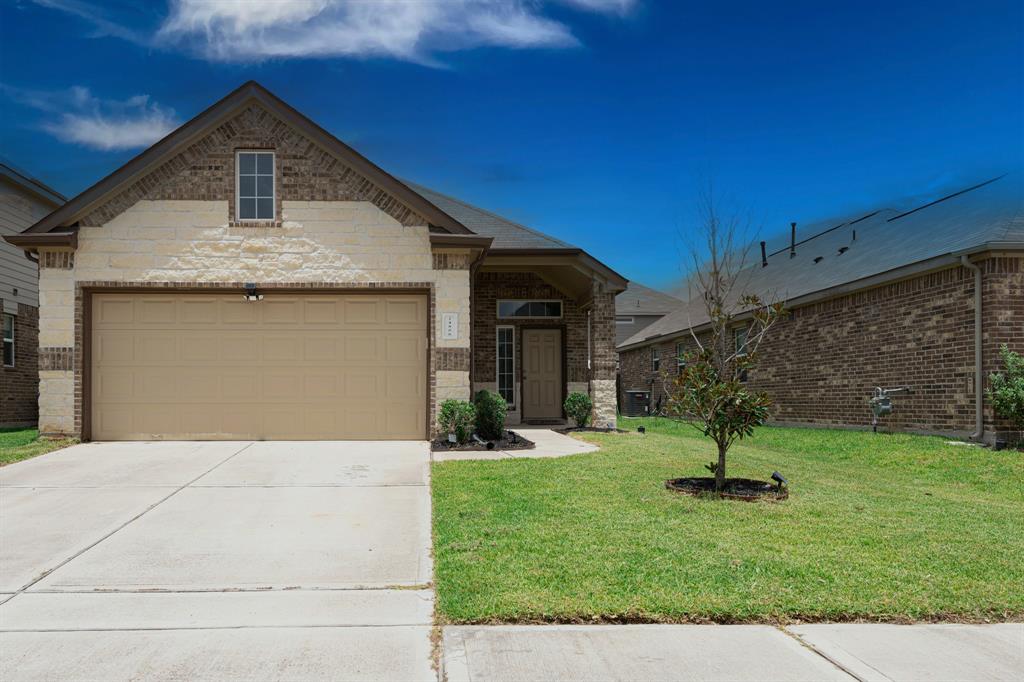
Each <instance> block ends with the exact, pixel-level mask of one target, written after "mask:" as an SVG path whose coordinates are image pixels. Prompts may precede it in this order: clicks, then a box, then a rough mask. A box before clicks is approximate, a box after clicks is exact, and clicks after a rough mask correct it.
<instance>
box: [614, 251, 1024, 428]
mask: <svg viewBox="0 0 1024 682" xmlns="http://www.w3.org/2000/svg"><path fill="white" fill-rule="evenodd" d="M978 265H979V266H980V267H981V268H982V270H983V273H984V274H983V289H982V295H983V301H982V315H983V324H982V327H983V330H984V337H983V338H984V341H983V348H984V350H983V366H984V371H985V375H986V376H987V375H988V374H989V373H991V372H992V371H995V370H997V369H999V361H998V348H999V345H1000V344H1001V343H1008V344H1009V345H1010V347H1011V348H1013V349H1015V350H1017V351H1024V259H1021V258H987V259H979V262H978ZM790 313H791V314H790V316H789V318H788V319H786V320H784V321H783V322H781V323H780V324H779V325H778V327H776V328H775V330H774V332H773V333H772V335H771V337H770V338H769V339H768V340H767V341H766V342H765V343H764V344H763V345H762V346H761V352H760V355H761V357H760V360H759V362H758V366H757V367H755V368H754V369H753V370H751V371H750V373H749V379H748V380H749V382H750V385H751V387H752V388H757V389H763V390H766V391H768V393H769V394H770V395H771V396H772V398H773V399H774V401H775V407H774V409H773V419H774V420H775V421H777V422H781V423H798V424H812V425H824V426H857V427H868V426H869V425H870V423H871V413H870V411H869V409H868V404H867V400H868V398H869V397H870V395H871V390H872V388H873V387H875V386H884V387H891V386H899V385H904V384H905V385H909V386H911V387H912V388H913V390H914V393H913V394H912V395H908V396H902V395H901V396H898V397H896V398H895V399H894V404H895V410H894V412H893V414H892V415H891V416H889V417H886V418H884V420H883V426H884V428H886V429H893V430H906V431H922V432H941V433H949V434H951V435H960V436H962V435H966V434H969V433H970V432H972V431H973V429H974V396H975V393H974V391H975V386H974V332H973V329H974V279H973V275H972V273H971V272H970V271H968V270H966V269H965V268H962V267H959V266H958V267H953V268H949V269H946V270H941V271H938V272H934V273H930V274H926V275H922V276H919V277H915V278H912V279H907V280H903V281H900V282H894V283H891V284H886V285H883V286H880V287H876V288H873V289H869V290H865V291H861V292H856V293H853V294H850V295H847V296H842V297H838V298H834V299H830V300H827V301H823V302H820V303H814V304H811V305H807V306H802V307H800V308H796V309H794V310H792V311H790ZM677 342H682V343H683V344H684V345H685V347H686V348H687V349H689V348H691V347H692V346H693V340H692V338H691V337H689V336H688V335H685V336H682V337H679V338H677V339H671V340H669V341H664V342H660V343H658V344H656V345H655V347H656V348H657V349H658V350H659V352H660V357H661V372H659V373H657V374H656V373H655V372H653V371H652V370H651V352H652V347H651V346H644V347H641V348H637V349H633V350H627V351H624V352H622V353H620V367H621V369H620V372H621V379H622V381H621V388H622V389H623V390H628V389H645V390H646V389H652V398H651V402H652V405H654V404H656V403H657V400H658V398H659V396H661V395H663V392H664V385H665V382H666V381H667V380H670V379H671V377H672V376H674V375H675V374H676V373H677V365H676V361H675V358H676V343H677ZM982 390H984V389H982ZM985 424H986V431H987V432H989V434H991V431H992V430H995V429H1000V430H1002V429H1006V428H1008V425H1007V424H1006V423H1005V422H1002V421H1000V420H997V419H995V418H994V416H993V414H992V411H991V408H990V407H989V406H986V410H985Z"/></svg>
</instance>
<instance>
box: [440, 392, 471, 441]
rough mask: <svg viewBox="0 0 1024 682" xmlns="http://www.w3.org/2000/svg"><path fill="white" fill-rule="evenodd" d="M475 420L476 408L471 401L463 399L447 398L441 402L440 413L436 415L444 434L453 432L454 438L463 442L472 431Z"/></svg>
mask: <svg viewBox="0 0 1024 682" xmlns="http://www.w3.org/2000/svg"><path fill="white" fill-rule="evenodd" d="M475 421H476V408H475V407H473V403H471V402H467V401H465V400H455V399H449V400H445V401H444V402H443V403H441V413H440V414H439V415H438V416H437V422H438V425H439V426H440V427H441V431H442V432H443V433H445V434H455V440H456V441H457V442H459V443H465V442H466V441H467V440H469V436H470V434H472V433H473V423H474V422H475Z"/></svg>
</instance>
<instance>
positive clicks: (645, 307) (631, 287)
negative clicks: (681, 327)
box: [615, 282, 683, 315]
mask: <svg viewBox="0 0 1024 682" xmlns="http://www.w3.org/2000/svg"><path fill="white" fill-rule="evenodd" d="M681 305H683V301H682V300H681V299H678V298H676V297H675V296H669V295H668V294H664V293H662V292H660V291H657V290H655V289H651V288H650V287H645V286H644V285H643V284H638V283H636V282H630V283H629V284H628V285H627V286H626V289H625V291H623V292H622V293H620V294H619V295H617V296H616V297H615V314H616V315H665V314H667V313H669V312H671V311H673V310H675V309H676V308H678V307H679V306H681Z"/></svg>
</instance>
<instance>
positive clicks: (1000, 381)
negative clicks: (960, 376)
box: [988, 343, 1024, 429]
mask: <svg viewBox="0 0 1024 682" xmlns="http://www.w3.org/2000/svg"><path fill="white" fill-rule="evenodd" d="M999 357H1000V358H1002V360H1003V366H1004V367H1005V370H1004V371H1003V372H1000V373H995V374H990V375H989V377H988V381H989V384H990V385H991V386H992V388H990V389H989V390H988V399H989V400H991V401H992V407H993V408H994V409H995V412H996V414H997V415H999V416H1000V417H1002V418H1003V419H1009V420H1010V422H1011V423H1013V424H1014V425H1015V426H1016V427H1017V428H1018V429H1024V357H1022V356H1021V355H1020V354H1019V353H1014V352H1013V351H1012V350H1010V348H1009V346H1007V345H1006V344H1005V343H1004V344H1003V345H1002V346H1000V347H999Z"/></svg>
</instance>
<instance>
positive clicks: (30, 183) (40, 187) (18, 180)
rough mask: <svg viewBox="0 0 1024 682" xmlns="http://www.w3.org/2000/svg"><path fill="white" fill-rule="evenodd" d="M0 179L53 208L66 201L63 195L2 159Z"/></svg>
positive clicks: (0, 162) (0, 160)
mask: <svg viewBox="0 0 1024 682" xmlns="http://www.w3.org/2000/svg"><path fill="white" fill-rule="evenodd" d="M0 177H2V178H5V179H6V180H8V181H9V182H12V183H14V184H15V185H18V186H19V187H21V188H23V189H25V190H26V191H28V192H31V193H32V194H35V195H36V196H37V197H39V198H40V199H42V200H43V201H45V202H47V203H50V204H53V205H55V206H59V205H60V204H63V203H64V202H65V201H67V197H65V196H64V195H63V194H61V193H60V192H58V191H57V190H55V189H53V188H52V187H50V186H49V185H47V184H46V183H44V182H42V181H41V180H38V179H36V178H34V177H32V176H31V175H29V174H28V173H27V172H25V171H23V170H22V169H20V168H18V167H17V166H15V165H13V164H12V163H10V162H8V161H7V160H6V159H3V158H0Z"/></svg>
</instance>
